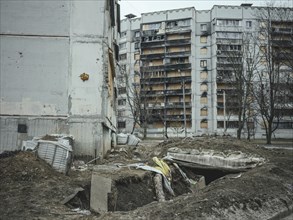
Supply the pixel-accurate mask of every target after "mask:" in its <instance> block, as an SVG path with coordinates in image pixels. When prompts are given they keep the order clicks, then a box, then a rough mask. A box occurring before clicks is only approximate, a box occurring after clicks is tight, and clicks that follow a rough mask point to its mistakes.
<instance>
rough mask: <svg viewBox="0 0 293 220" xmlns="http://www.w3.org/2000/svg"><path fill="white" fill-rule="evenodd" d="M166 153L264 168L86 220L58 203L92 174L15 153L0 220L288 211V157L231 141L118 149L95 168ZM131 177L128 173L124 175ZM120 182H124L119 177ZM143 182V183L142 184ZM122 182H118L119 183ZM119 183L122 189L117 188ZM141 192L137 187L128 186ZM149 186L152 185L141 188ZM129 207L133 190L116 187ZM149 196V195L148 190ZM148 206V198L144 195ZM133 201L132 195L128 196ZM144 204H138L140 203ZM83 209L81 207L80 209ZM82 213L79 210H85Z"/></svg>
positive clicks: (291, 192) (3, 176) (291, 167)
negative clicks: (180, 151)
mask: <svg viewBox="0 0 293 220" xmlns="http://www.w3.org/2000/svg"><path fill="white" fill-rule="evenodd" d="M171 147H179V148H194V149H214V150H221V151H223V152H225V151H228V150H235V151H241V152H244V153H247V154H253V155H259V156H262V157H263V158H265V159H266V162H265V163H264V164H263V165H261V166H259V167H256V168H254V169H251V170H249V171H247V172H243V173H241V175H240V176H238V178H235V174H230V175H226V176H223V177H221V178H219V179H217V180H215V181H213V182H211V183H210V184H209V185H208V186H207V187H205V188H204V189H202V190H200V191H197V192H195V193H191V192H185V193H184V192H182V193H184V194H183V195H180V196H178V197H173V198H172V197H169V200H167V201H166V202H162V203H158V202H157V201H154V200H155V199H153V201H152V202H151V203H150V204H147V205H145V206H143V207H139V208H137V209H135V210H132V211H118V212H108V213H106V214H102V215H99V214H98V213H93V212H92V213H91V215H89V216H86V215H83V214H79V213H77V212H74V211H73V208H74V207H72V206H66V205H64V204H63V203H62V201H63V200H64V199H65V198H67V197H68V196H69V195H70V194H72V193H73V192H74V191H75V190H76V188H78V187H82V188H87V187H88V186H89V185H90V178H91V171H90V170H87V171H82V172H80V171H71V172H70V173H69V176H65V175H63V174H60V173H57V172H55V171H54V170H52V169H51V167H50V166H49V165H47V164H46V163H45V162H44V161H42V160H40V159H39V158H37V157H36V156H35V155H34V154H33V153H30V152H20V153H17V154H15V155H12V156H9V157H5V158H1V159H0V196H1V200H0V219H282V218H283V217H286V216H288V215H290V214H292V208H293V151H292V150H278V149H265V148H263V147H260V146H259V145H256V144H252V143H251V142H246V141H238V140H236V139H230V138H208V137H206V138H196V139H189V138H187V139H178V140H175V139H171V140H167V141H165V142H163V143H160V144H158V145H156V146H153V144H152V143H151V142H149V144H141V145H139V146H137V147H127V146H124V147H122V148H121V147H120V148H115V149H113V150H112V152H109V154H108V155H107V157H106V158H105V159H103V160H100V161H98V163H99V164H109V163H123V164H128V163H133V162H145V163H149V164H151V158H152V157H153V156H157V157H163V156H165V155H166V152H167V150H168V149H169V148H171ZM129 172H130V174H131V171H129ZM119 178H123V176H121V177H119ZM142 181H143V179H142ZM122 182H123V181H122ZM122 182H121V183H122ZM131 186H132V187H135V186H137V188H135V190H137V191H135V190H134V188H133V192H137V193H143V192H141V190H142V189H145V188H141V189H140V188H139V187H142V185H140V184H137V185H131ZM150 186H152V185H151V183H150V184H149V185H148V186H147V187H146V188H148V187H150ZM118 187H120V188H119V189H120V190H121V191H124V192H125V193H124V194H123V193H121V195H124V197H122V198H120V199H122V202H123V200H125V202H126V201H128V200H129V199H133V198H128V197H129V195H130V194H129V193H126V192H127V191H130V192H132V189H130V188H129V187H127V185H120V186H118ZM150 190H151V189H150ZM145 193H146V195H148V196H149V195H151V196H149V197H147V196H145V197H146V198H148V199H149V200H150V201H151V200H152V198H153V194H152V193H153V192H150V191H146V192H145ZM133 195H135V193H133V194H132V197H133ZM141 199H143V198H141ZM85 207H86V205H85ZM85 207H83V208H85Z"/></svg>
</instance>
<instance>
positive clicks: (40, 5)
mask: <svg viewBox="0 0 293 220" xmlns="http://www.w3.org/2000/svg"><path fill="white" fill-rule="evenodd" d="M69 15H70V1H67V0H66V1H65V0H64V1H62V0H59V1H38V0H33V1H27V0H26V1H23V0H13V1H7V0H4V1H0V16H1V17H0V21H1V25H0V30H1V34H20V35H51V36H56V35H58V36H68V35H69V28H70V25H69V24H70V22H69Z"/></svg>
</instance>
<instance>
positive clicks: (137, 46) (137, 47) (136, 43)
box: [134, 42, 139, 50]
mask: <svg viewBox="0 0 293 220" xmlns="http://www.w3.org/2000/svg"><path fill="white" fill-rule="evenodd" d="M134 49H136V50H137V49H139V42H135V43H134Z"/></svg>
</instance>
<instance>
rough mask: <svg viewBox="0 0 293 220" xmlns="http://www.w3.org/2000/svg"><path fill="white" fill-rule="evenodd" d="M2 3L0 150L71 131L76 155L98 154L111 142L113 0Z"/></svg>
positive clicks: (115, 23)
mask: <svg viewBox="0 0 293 220" xmlns="http://www.w3.org/2000/svg"><path fill="white" fill-rule="evenodd" d="M0 4H1V7H0V8H1V13H0V14H1V19H0V20H1V30H0V31H1V47H0V49H1V93H0V97H1V100H0V109H1V112H0V114H1V115H0V116H1V118H0V119H1V124H0V125H1V138H0V140H1V141H0V152H2V151H5V150H17V149H20V148H21V146H22V143H23V141H26V140H30V139H32V138H33V137H35V136H43V135H46V134H69V135H72V136H73V137H74V153H75V154H76V155H81V156H82V155H84V156H92V157H93V156H98V155H100V156H101V155H104V154H105V152H106V151H107V150H108V149H110V148H111V144H115V132H116V113H115V111H116V95H115V94H116V92H115V84H114V78H115V72H116V59H117V58H118V57H117V54H118V50H117V46H116V47H115V43H117V42H116V40H117V36H118V29H119V26H120V23H119V22H120V18H119V16H120V14H119V13H120V12H119V10H120V8H119V5H118V4H117V1H116V0H110V1H108V0H105V1H1V2H0ZM115 53H116V56H115Z"/></svg>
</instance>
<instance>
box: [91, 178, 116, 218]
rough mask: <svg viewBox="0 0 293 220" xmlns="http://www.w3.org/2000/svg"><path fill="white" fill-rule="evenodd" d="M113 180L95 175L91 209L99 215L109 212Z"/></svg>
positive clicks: (92, 185)
mask: <svg viewBox="0 0 293 220" xmlns="http://www.w3.org/2000/svg"><path fill="white" fill-rule="evenodd" d="M111 186H112V179H111V178H107V177H103V176H101V175H99V174H98V173H93V175H92V181H91V198H90V207H91V209H92V210H94V211H95V212H98V213H104V212H107V211H108V193H110V192H111Z"/></svg>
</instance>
